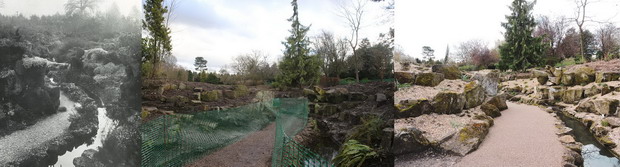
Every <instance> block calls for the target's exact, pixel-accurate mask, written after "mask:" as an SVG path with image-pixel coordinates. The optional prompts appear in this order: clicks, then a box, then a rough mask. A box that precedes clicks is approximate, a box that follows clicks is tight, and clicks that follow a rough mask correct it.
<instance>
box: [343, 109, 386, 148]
mask: <svg viewBox="0 0 620 167" xmlns="http://www.w3.org/2000/svg"><path fill="white" fill-rule="evenodd" d="M383 122H384V121H383V120H381V118H380V117H378V116H374V115H369V116H365V117H362V124H360V125H357V126H356V127H355V130H354V131H353V133H351V135H350V136H349V137H348V138H347V140H357V141H360V142H362V143H367V144H372V143H373V141H379V140H380V139H381V132H383Z"/></svg>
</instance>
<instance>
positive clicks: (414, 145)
mask: <svg viewBox="0 0 620 167" xmlns="http://www.w3.org/2000/svg"><path fill="white" fill-rule="evenodd" d="M429 145H430V143H429V142H428V140H427V139H426V138H424V136H423V135H422V132H421V131H420V130H418V129H416V128H414V127H409V128H407V129H401V130H398V132H395V135H394V141H393V143H392V153H393V154H394V155H402V154H407V153H417V152H421V151H424V150H426V149H427V148H429Z"/></svg>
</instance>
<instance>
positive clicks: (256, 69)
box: [232, 50, 269, 80]
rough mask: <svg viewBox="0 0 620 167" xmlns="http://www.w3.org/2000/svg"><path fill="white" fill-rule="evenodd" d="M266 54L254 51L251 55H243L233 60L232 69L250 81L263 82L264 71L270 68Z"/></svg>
mask: <svg viewBox="0 0 620 167" xmlns="http://www.w3.org/2000/svg"><path fill="white" fill-rule="evenodd" d="M267 57H269V56H268V55H267V54H266V53H264V52H263V51H259V50H252V51H251V52H250V53H247V54H242V55H239V56H237V57H235V58H234V59H233V64H232V68H233V70H235V72H237V74H238V75H242V76H244V77H246V78H248V79H253V80H261V79H264V77H265V76H262V75H261V74H262V70H263V69H264V67H269V64H268V63H267Z"/></svg>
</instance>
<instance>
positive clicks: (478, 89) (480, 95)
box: [463, 81, 486, 109]
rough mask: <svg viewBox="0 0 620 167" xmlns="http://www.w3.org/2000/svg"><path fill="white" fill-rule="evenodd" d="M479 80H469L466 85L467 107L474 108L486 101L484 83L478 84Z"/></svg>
mask: <svg viewBox="0 0 620 167" xmlns="http://www.w3.org/2000/svg"><path fill="white" fill-rule="evenodd" d="M478 83H479V82H478V81H472V82H469V83H468V84H467V85H465V89H464V92H463V93H464V94H465V101H466V102H465V109H469V108H474V107H476V106H479V105H480V104H482V103H483V102H484V99H485V98H486V94H485V91H484V89H483V88H482V85H480V84H478Z"/></svg>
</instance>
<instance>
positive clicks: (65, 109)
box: [57, 106, 67, 112]
mask: <svg viewBox="0 0 620 167" xmlns="http://www.w3.org/2000/svg"><path fill="white" fill-rule="evenodd" d="M57 111H58V112H65V111H67V107H65V106H60V107H58V110H57Z"/></svg>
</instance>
